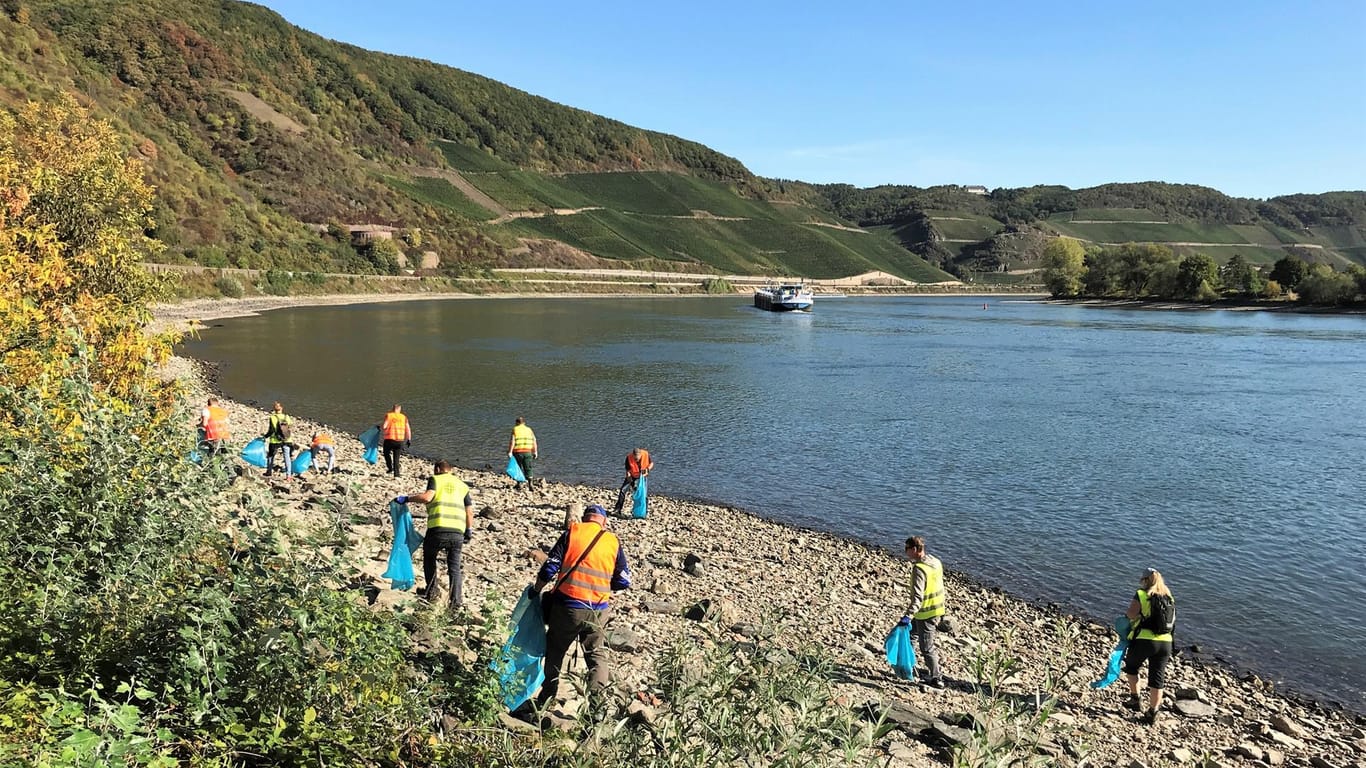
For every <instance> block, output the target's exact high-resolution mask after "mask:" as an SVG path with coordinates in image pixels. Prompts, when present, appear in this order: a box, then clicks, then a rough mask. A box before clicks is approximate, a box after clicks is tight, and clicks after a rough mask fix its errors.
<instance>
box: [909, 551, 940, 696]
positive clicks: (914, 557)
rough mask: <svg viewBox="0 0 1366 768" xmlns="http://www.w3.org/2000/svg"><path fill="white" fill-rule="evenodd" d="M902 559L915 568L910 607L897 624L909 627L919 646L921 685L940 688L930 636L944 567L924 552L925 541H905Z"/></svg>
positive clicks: (935, 622) (935, 628) (935, 625)
mask: <svg viewBox="0 0 1366 768" xmlns="http://www.w3.org/2000/svg"><path fill="white" fill-rule="evenodd" d="M906 557H908V558H910V560H911V562H912V563H914V564H915V565H914V566H912V569H911V604H910V606H908V607H907V608H906V615H905V616H902V617H901V622H900V623H901V624H903V625H905V624H909V625H911V634H912V635H913V636H914V637H915V640H916V643H917V644H918V645H919V646H920V658H921V659H923V660H924V662H925V679H924V685H927V686H929V687H930V688H943V687H944V678H943V677H942V676H941V675H940V673H939V653H938V651H936V650H935V647H934V635H935V632H936V631H938V629H939V621H940V618H941V617H942V616H943V615H944V606H945V604H946V602H945V594H944V564H943V563H941V562H939V558H937V557H935V556H934V555H931V554H929V553H927V552H926V551H925V538H924V537H923V536H912V537H910V538H909V539H906Z"/></svg>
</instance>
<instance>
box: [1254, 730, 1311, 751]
mask: <svg viewBox="0 0 1366 768" xmlns="http://www.w3.org/2000/svg"><path fill="white" fill-rule="evenodd" d="M1264 735H1265V736H1266V737H1267V738H1269V739H1271V740H1272V741H1274V742H1276V743H1277V744H1279V745H1281V746H1282V747H1285V748H1287V749H1297V750H1298V749H1304V742H1303V741H1300V740H1299V739H1297V738H1295V737H1294V736H1287V735H1285V734H1284V733H1281V732H1280V731H1273V730H1270V729H1268V730H1267V732H1266V733H1265V734H1264Z"/></svg>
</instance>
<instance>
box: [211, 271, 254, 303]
mask: <svg viewBox="0 0 1366 768" xmlns="http://www.w3.org/2000/svg"><path fill="white" fill-rule="evenodd" d="M213 287H214V288H217V289H218V292H219V293H221V294H223V295H224V296H226V297H228V298H230V299H240V298H242V296H243V295H244V294H245V293H246V289H245V288H243V287H242V281H240V280H238V279H237V278H235V277H229V276H228V275H219V276H218V279H217V280H214V281H213Z"/></svg>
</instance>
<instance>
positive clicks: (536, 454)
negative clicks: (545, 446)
mask: <svg viewBox="0 0 1366 768" xmlns="http://www.w3.org/2000/svg"><path fill="white" fill-rule="evenodd" d="M531 457H532V458H535V459H539V458H541V444H540V443H538V442H536V433H535V432H532V433H531Z"/></svg>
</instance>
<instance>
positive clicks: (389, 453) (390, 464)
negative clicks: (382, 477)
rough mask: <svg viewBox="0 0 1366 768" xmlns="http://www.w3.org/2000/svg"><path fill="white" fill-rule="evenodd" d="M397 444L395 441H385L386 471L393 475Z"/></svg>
mask: <svg viewBox="0 0 1366 768" xmlns="http://www.w3.org/2000/svg"><path fill="white" fill-rule="evenodd" d="M397 444H398V442H397V441H395V440H385V441H384V471H385V472H388V473H389V474H391V475H392V474H393V473H394V446H395V445H397Z"/></svg>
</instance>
